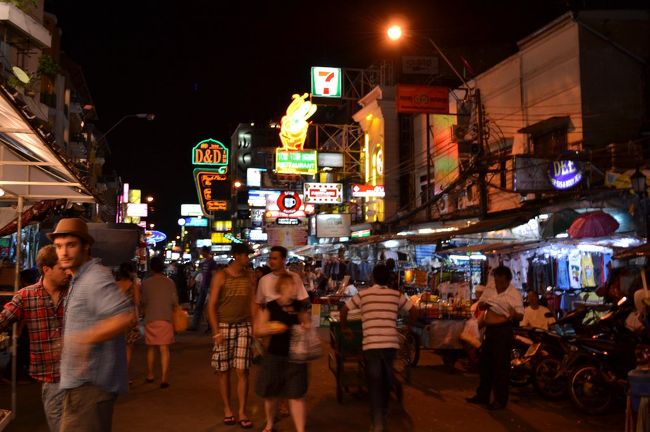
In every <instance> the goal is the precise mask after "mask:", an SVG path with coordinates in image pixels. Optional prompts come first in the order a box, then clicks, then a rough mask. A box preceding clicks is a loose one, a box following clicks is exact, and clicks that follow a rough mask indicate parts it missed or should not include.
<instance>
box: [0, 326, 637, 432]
mask: <svg viewBox="0 0 650 432" xmlns="http://www.w3.org/2000/svg"><path fill="white" fill-rule="evenodd" d="M321 336H322V337H323V340H324V341H328V340H329V336H328V333H327V329H321ZM210 341H211V338H210V336H209V335H207V334H204V333H203V332H200V333H197V332H188V333H184V334H181V335H178V336H177V342H176V344H174V345H173V348H172V355H171V374H170V384H171V386H170V387H169V388H167V389H161V388H160V387H159V381H156V382H155V383H153V384H148V383H146V382H145V351H146V349H145V346H144V345H143V344H142V342H141V341H140V342H139V344H138V345H137V346H136V351H135V355H134V359H133V364H132V367H131V378H132V379H133V380H134V384H133V386H132V387H131V391H130V392H129V394H128V395H125V396H122V397H120V398H119V399H118V401H117V404H116V407H115V413H114V422H113V430H114V431H116V432H121V431H124V432H132V431H159V432H167V431H169V432H172V431H188V432H189V431H192V432H204V431H206V432H207V431H212V432H222V431H223V432H234V431H237V430H240V427H239V426H237V425H236V426H226V425H223V424H222V418H223V411H222V403H221V400H220V398H219V395H218V392H217V378H216V376H215V375H214V373H213V371H212V370H211V368H210V351H211V350H210ZM327 350H329V346H327ZM255 375H256V368H255V367H254V368H253V371H252V374H251V377H252V381H251V389H254V385H253V383H254V379H255ZM310 380H311V381H310V386H309V391H308V394H307V406H308V421H307V430H308V431H355V432H356V431H367V430H368V429H369V426H370V420H369V410H368V397H367V394H365V393H364V392H363V391H359V389H357V388H356V387H354V386H353V387H351V388H350V389H349V390H350V391H349V392H345V393H344V395H343V401H342V403H341V404H339V403H338V402H337V400H336V381H335V378H334V375H333V373H332V372H331V371H330V370H329V368H328V364H327V355H325V356H323V358H321V359H320V360H317V361H315V362H313V363H312V365H311V369H310ZM477 383H478V376H477V375H476V374H472V373H466V372H462V371H460V370H456V371H455V372H450V371H449V369H448V368H446V367H445V366H443V365H442V361H441V359H440V358H439V357H438V356H437V355H435V354H433V353H432V352H429V351H424V352H423V354H422V356H421V359H420V363H419V365H418V367H416V368H414V369H413V370H412V372H411V382H410V384H409V385H405V386H404V387H403V400H402V403H401V404H400V403H399V402H398V401H397V400H396V399H395V398H394V399H392V400H391V413H390V419H389V430H390V431H394V432H395V431H417V432H426V431H436V432H441V431H454V432H457V431H474V430H480V431H482V432H483V431H490V432H491V431H545V432H549V431H551V432H552V431H563V432H564V431H621V430H623V427H624V415H623V407H622V406H621V407H617V409H616V410H615V412H613V413H610V414H607V415H602V416H597V417H590V416H588V415H585V414H582V413H580V412H577V410H576V409H575V408H574V406H573V405H572V404H571V402H570V401H568V400H563V401H547V400H544V399H542V398H541V397H540V396H539V395H537V393H535V391H534V390H533V389H532V388H517V389H514V390H513V391H512V393H511V402H510V403H509V405H508V408H507V409H505V410H503V411H487V410H486V409H484V408H482V407H479V406H474V405H470V404H467V403H466V402H465V398H466V397H469V396H471V395H473V393H474V389H475V388H476V385H477ZM234 403H236V402H234ZM9 405H10V387H9V386H8V385H7V384H0V408H6V407H9ZM233 408H235V409H236V405H233ZM248 411H249V416H250V418H251V420H253V422H254V423H255V426H254V428H253V429H252V430H254V431H259V430H262V428H263V426H264V408H263V402H262V400H261V399H260V398H258V397H257V396H256V395H255V394H254V391H251V394H250V399H249V409H248ZM276 427H277V430H278V431H280V432H283V431H293V430H294V428H293V424H292V423H291V419H290V418H289V417H287V418H284V419H282V420H281V421H280V422H279V423H278V424H277V426H276ZM6 431H8V432H18V431H29V432H47V426H46V423H45V418H44V415H43V410H42V408H41V401H40V385H38V384H22V385H19V387H18V415H17V418H16V419H15V420H14V421H13V422H12V423H11V424H10V425H9V427H8V428H7V429H6Z"/></svg>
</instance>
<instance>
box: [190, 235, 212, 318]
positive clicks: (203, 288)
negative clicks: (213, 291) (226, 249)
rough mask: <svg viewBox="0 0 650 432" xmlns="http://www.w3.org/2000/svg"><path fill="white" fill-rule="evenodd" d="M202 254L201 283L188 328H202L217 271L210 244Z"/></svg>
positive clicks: (204, 247)
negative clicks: (204, 309) (206, 302)
mask: <svg viewBox="0 0 650 432" xmlns="http://www.w3.org/2000/svg"><path fill="white" fill-rule="evenodd" d="M201 256H202V257H203V261H201V284H200V285H199V287H198V295H197V299H196V303H195V305H194V313H193V316H192V324H191V325H190V327H189V328H188V330H200V329H199V327H200V326H201V322H202V320H203V308H204V307H205V301H206V299H207V298H208V291H209V290H210V284H211V283H212V278H213V277H214V274H215V273H216V272H217V263H216V261H215V260H214V258H213V256H212V251H211V249H210V247H209V246H203V247H202V248H201Z"/></svg>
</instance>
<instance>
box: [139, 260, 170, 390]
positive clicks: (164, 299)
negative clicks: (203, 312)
mask: <svg viewBox="0 0 650 432" xmlns="http://www.w3.org/2000/svg"><path fill="white" fill-rule="evenodd" d="M149 267H150V268H151V276H149V277H148V278H147V279H145V280H144V281H143V282H142V311H143V314H144V341H145V343H146V344H147V378H146V380H147V382H148V383H152V382H153V381H154V372H153V371H154V362H155V357H156V347H158V350H159V351H160V367H161V376H160V388H167V387H169V356H170V353H169V346H170V345H171V344H173V343H174V325H173V319H174V318H173V315H174V309H175V308H177V307H179V306H178V297H177V295H176V285H174V282H173V281H172V280H171V279H170V278H168V277H167V276H165V274H164V272H165V263H164V262H163V259H162V258H161V257H159V256H155V257H153V258H151V262H150V265H149Z"/></svg>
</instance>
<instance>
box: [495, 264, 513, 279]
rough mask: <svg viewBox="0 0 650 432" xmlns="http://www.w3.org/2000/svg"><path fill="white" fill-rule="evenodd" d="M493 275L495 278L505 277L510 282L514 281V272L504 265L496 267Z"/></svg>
mask: <svg viewBox="0 0 650 432" xmlns="http://www.w3.org/2000/svg"><path fill="white" fill-rule="evenodd" d="M492 275H493V276H494V277H497V276H503V277H505V278H506V279H508V282H510V281H511V280H512V272H511V271H510V269H509V268H508V267H506V266H504V265H500V266H498V267H496V268H495V269H494V270H493V271H492Z"/></svg>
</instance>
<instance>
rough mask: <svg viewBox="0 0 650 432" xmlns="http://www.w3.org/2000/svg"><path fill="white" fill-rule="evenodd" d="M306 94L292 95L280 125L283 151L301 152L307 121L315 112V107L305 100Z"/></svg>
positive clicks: (307, 125)
mask: <svg viewBox="0 0 650 432" xmlns="http://www.w3.org/2000/svg"><path fill="white" fill-rule="evenodd" d="M307 96H309V95H308V94H307V93H305V94H303V95H302V96H300V95H297V94H294V95H293V96H291V98H292V99H293V101H292V102H291V104H289V107H288V108H287V113H286V115H285V116H283V117H282V120H281V123H280V141H282V148H283V149H285V150H302V149H303V146H304V145H305V139H306V138H307V129H308V128H309V123H308V122H307V119H309V117H311V116H312V115H314V113H315V112H316V105H314V104H312V103H311V102H310V101H308V100H306V99H307Z"/></svg>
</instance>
